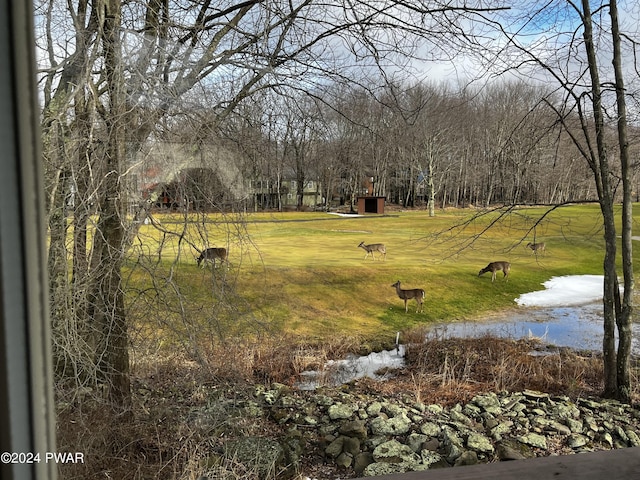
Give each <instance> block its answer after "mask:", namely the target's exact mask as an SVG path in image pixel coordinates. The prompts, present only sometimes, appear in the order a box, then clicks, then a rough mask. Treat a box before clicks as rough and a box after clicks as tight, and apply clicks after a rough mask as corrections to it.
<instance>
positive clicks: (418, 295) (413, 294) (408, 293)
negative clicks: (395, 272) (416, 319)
mask: <svg viewBox="0 0 640 480" xmlns="http://www.w3.org/2000/svg"><path fill="white" fill-rule="evenodd" d="M391 286H392V287H395V288H396V293H397V294H398V296H399V297H400V298H401V299H402V300H404V312H405V313H407V312H408V311H409V310H408V308H407V301H409V300H411V299H412V298H415V299H416V302H418V308H417V309H416V313H419V312H422V302H423V301H424V297H425V293H424V290H423V289H421V288H412V289H410V290H403V289H402V288H400V280H398V281H397V282H396V283H394V284H393V285H391Z"/></svg>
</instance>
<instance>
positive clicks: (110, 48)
mask: <svg viewBox="0 0 640 480" xmlns="http://www.w3.org/2000/svg"><path fill="white" fill-rule="evenodd" d="M120 7H121V5H120V0H109V1H108V2H107V3H106V14H105V22H104V38H103V46H104V62H105V72H106V79H107V88H108V90H109V102H110V111H109V115H107V116H106V124H107V130H108V138H107V145H106V148H105V156H104V161H105V167H106V168H105V172H106V175H105V180H104V182H105V184H104V193H103V195H102V198H101V201H100V215H99V219H98V226H97V231H98V232H100V234H101V235H102V237H103V239H104V240H103V241H102V242H98V245H99V250H98V251H95V252H94V255H98V256H99V265H98V270H97V272H96V273H95V277H94V278H95V283H94V285H93V294H92V296H93V298H94V301H95V304H94V305H93V306H92V307H93V321H94V322H95V324H96V326H97V328H98V336H99V338H98V342H97V345H98V350H97V358H98V361H97V365H98V369H99V372H100V373H101V374H102V375H103V376H104V378H105V380H106V381H107V383H108V387H109V397H110V400H111V401H112V403H113V405H114V406H115V407H117V408H121V409H126V408H127V407H128V406H129V404H130V400H131V398H130V396H131V394H130V385H129V341H128V333H127V323H126V318H125V310H124V292H123V288H122V264H123V260H124V251H123V250H124V243H125V242H124V240H125V231H124V223H123V222H124V215H123V214H124V205H123V203H124V195H123V187H122V182H121V173H122V171H123V168H124V159H125V140H126V129H125V102H124V98H125V97H124V77H123V72H122V58H121V48H120V37H119V35H120V21H121V18H120V15H121V11H120Z"/></svg>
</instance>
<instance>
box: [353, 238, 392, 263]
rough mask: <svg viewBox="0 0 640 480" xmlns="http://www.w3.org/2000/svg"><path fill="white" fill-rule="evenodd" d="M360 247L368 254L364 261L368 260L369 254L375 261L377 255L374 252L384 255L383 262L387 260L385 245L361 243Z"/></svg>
mask: <svg viewBox="0 0 640 480" xmlns="http://www.w3.org/2000/svg"><path fill="white" fill-rule="evenodd" d="M358 247H362V248H364V249H365V251H366V252H367V253H366V254H365V255H364V259H365V260H366V259H367V257H368V256H369V254H371V257H372V258H373V260H374V261H375V259H376V256H375V254H374V253H373V252H379V253H381V254H382V259H383V260H386V259H387V249H386V248H385V246H384V243H372V244H371V245H365V244H364V242H360V245H358Z"/></svg>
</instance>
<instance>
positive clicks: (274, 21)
mask: <svg viewBox="0 0 640 480" xmlns="http://www.w3.org/2000/svg"><path fill="white" fill-rule="evenodd" d="M37 11H38V13H39V14H40V15H41V18H42V20H43V21H42V22H41V25H43V29H44V31H43V35H42V36H41V37H40V39H41V43H40V45H41V47H42V48H43V51H44V52H46V56H45V57H43V58H46V59H47V60H46V62H47V64H46V65H43V69H42V72H43V80H44V83H43V98H44V100H45V106H44V114H43V126H44V131H45V145H46V146H47V155H46V160H47V162H48V169H47V178H48V192H49V198H50V199H51V202H50V208H49V214H50V223H51V226H52V230H51V231H52V235H51V242H50V252H49V253H50V255H49V257H50V267H51V269H52V271H51V273H52V275H51V278H52V280H53V283H52V304H53V311H54V312H55V318H56V320H57V321H58V322H64V321H65V319H68V318H69V315H68V313H69V312H70V313H71V317H74V318H78V319H81V321H82V322H83V323H84V324H86V325H88V324H90V323H91V322H90V321H89V320H94V321H95V322H93V324H94V325H97V326H98V330H97V331H96V333H95V338H94V341H92V339H89V340H88V341H87V344H88V345H91V343H93V344H94V345H93V347H95V349H96V350H95V351H94V354H95V357H96V360H97V364H99V365H100V370H101V371H102V372H103V374H104V375H105V376H106V380H107V384H108V385H109V388H110V392H111V398H112V400H113V402H114V404H115V405H117V406H126V404H127V403H128V367H127V365H128V358H127V350H128V349H127V335H128V334H127V321H126V316H125V305H124V285H123V279H122V272H121V270H122V267H123V260H124V255H125V254H126V252H127V251H128V247H129V242H130V241H131V239H132V238H134V237H135V236H134V235H132V234H131V232H132V231H135V228H136V226H138V225H140V220H141V219H142V218H143V217H144V216H145V215H146V213H147V212H146V208H147V205H145V204H140V205H139V208H138V210H137V211H134V212H131V213H132V215H131V216H130V217H127V216H125V212H126V211H127V207H128V204H127V198H128V195H129V186H130V184H131V182H130V178H131V175H130V172H131V171H132V168H133V166H134V165H135V163H136V161H137V156H138V154H139V153H140V152H141V150H142V149H143V147H144V145H145V143H146V142H147V141H148V140H149V138H151V136H152V134H153V133H154V132H156V131H157V130H158V129H159V128H160V127H161V126H162V125H163V123H164V122H167V121H168V119H169V118H171V117H172V116H173V115H179V114H180V113H181V112H186V111H188V110H190V109H192V108H193V107H201V106H203V105H206V108H207V109H209V110H210V111H211V112H214V113H215V117H214V119H213V122H212V124H211V125H209V126H208V128H210V129H211V130H213V131H216V130H217V129H218V128H219V126H220V124H221V122H223V121H224V120H225V119H226V118H228V117H229V116H230V115H231V114H232V113H233V112H234V111H236V110H237V109H238V107H239V106H240V105H242V104H243V103H244V102H246V101H247V99H248V98H250V97H251V96H252V95H254V94H257V93H258V92H261V91H263V90H272V91H275V92H278V91H285V90H287V89H291V90H297V91H304V92H306V93H307V94H309V95H315V94H316V93H317V92H318V91H322V89H323V87H324V85H325V82H326V78H328V77H331V78H333V79H336V80H339V81H343V82H353V81H354V79H356V81H357V79H358V78H363V74H364V73H366V72H367V71H369V70H370V69H371V68H372V67H373V68H381V69H382V68H383V67H384V68H387V67H393V68H396V69H401V67H404V66H406V65H407V63H406V60H407V59H409V58H415V57H417V56H419V53H420V48H419V47H421V46H423V45H424V44H425V42H426V43H427V44H428V45H430V46H432V47H433V48H434V49H438V51H439V52H443V53H444V52H445V50H444V49H443V48H442V47H443V46H444V45H445V43H446V45H447V50H446V53H449V54H451V53H453V52H456V51H461V50H464V49H467V48H473V47H474V45H473V44H474V43H476V44H477V43H478V42H477V41H475V40H474V39H475V36H474V32H473V31H472V30H471V29H472V27H473V23H474V21H480V22H483V23H484V21H485V19H484V16H485V15H487V14H488V12H490V11H491V9H490V8H486V7H485V6H484V4H483V2H478V5H477V6H473V5H471V4H469V3H465V4H464V5H463V6H460V7H457V6H452V5H451V4H450V3H448V2H443V3H440V2H438V1H424V2H410V3H407V2H404V1H397V2H392V4H390V5H387V6H385V8H379V5H377V4H375V3H374V4H371V3H370V2H367V1H357V2H351V3H349V4H343V3H342V2H335V3H331V2H330V3H329V4H327V3H326V2H322V3H319V2H315V1H313V0H300V1H296V2H287V1H279V0H276V1H273V2H263V1H261V0H246V1H241V2H237V3H235V2H231V1H229V2H223V3H220V4H215V5H214V4H212V2H210V1H204V2H185V3H182V4H180V5H174V4H172V3H170V2H166V1H160V0H149V1H148V2H142V3H139V2H133V3H130V2H122V1H121V0H108V1H106V2H97V3H91V2H88V1H86V0H81V1H80V2H78V3H77V4H72V3H65V2H59V1H58V0H49V1H48V2H47V3H44V2H43V3H41V4H39V5H38V10H37ZM462 25H464V27H462ZM67 32H71V33H70V35H69V34H68V33H67ZM54 39H56V40H55V41H54ZM64 48H68V50H65V49H64ZM430 56H432V54H431V55H430ZM354 59H355V60H358V61H354ZM398 71H400V70H398ZM196 91H197V92H196ZM203 98H204V99H206V101H205V102H203V101H202V100H203ZM178 118H179V117H178ZM83 119H84V123H83V121H82V120H83ZM83 125H84V127H83ZM82 128H84V129H85V130H82ZM72 137H73V138H76V139H86V140H88V141H87V142H86V144H82V143H77V144H76V148H74V151H76V152H77V155H76V157H75V159H74V158H73V157H72V156H70V155H69V152H68V149H67V147H68V146H69V145H70V139H71V138H72ZM76 159H77V160H78V161H77V162H76V161H75V160H76ZM74 166H75V167H76V168H73V167H74ZM81 167H82V168H81ZM84 167H86V168H84ZM71 172H73V176H72V174H71ZM79 194H81V195H84V196H85V198H81V197H80V196H79ZM73 195H78V197H77V198H76V199H74V200H73V201H71V202H70V201H69V200H68V199H69V197H70V196H73ZM75 200H78V203H76V201H75ZM80 205H82V206H84V208H89V209H92V210H93V209H95V210H93V211H95V214H96V215H97V219H98V220H97V223H96V225H95V235H94V242H93V245H92V246H91V253H90V259H87V261H85V259H84V256H85V255H86V252H87V249H88V248H89V247H88V244H87V243H84V238H85V237H84V231H85V229H84V222H86V221H88V220H87V219H88V218H89V216H88V215H87V212H83V214H82V215H80V216H78V221H79V222H80V223H79V224H78V227H79V229H78V233H79V235H80V236H79V237H78V238H77V241H76V242H75V243H74V250H72V251H73V257H74V258H75V257H76V256H77V258H75V260H74V265H75V266H76V269H77V270H76V271H75V272H74V274H75V275H76V277H75V279H76V280H77V281H78V283H77V285H78V287H79V290H78V291H77V292H76V293H77V295H76V294H72V293H71V289H69V288H68V285H67V284H66V280H65V266H66V256H67V253H68V246H67V245H66V227H67V226H66V218H67V217H66V214H65V208H67V207H69V206H71V207H72V208H75V207H76V206H78V208H80ZM84 279H87V281H85V280H84ZM60 330H61V331H64V330H65V329H64V328H61V329H60Z"/></svg>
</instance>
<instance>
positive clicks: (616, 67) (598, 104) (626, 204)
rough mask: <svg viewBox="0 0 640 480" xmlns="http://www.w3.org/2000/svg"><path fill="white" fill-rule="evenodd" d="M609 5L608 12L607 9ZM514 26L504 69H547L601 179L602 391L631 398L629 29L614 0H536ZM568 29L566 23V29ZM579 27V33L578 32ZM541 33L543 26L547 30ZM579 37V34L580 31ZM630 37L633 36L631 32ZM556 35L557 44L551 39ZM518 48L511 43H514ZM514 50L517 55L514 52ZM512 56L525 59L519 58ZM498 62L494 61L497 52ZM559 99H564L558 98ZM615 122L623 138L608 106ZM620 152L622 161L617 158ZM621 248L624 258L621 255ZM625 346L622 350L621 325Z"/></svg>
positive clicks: (568, 127) (559, 106) (570, 126)
mask: <svg viewBox="0 0 640 480" xmlns="http://www.w3.org/2000/svg"><path fill="white" fill-rule="evenodd" d="M607 10H608V12H609V15H608V16H606V15H605V14H604V12H606V11H607ZM550 12H553V13H554V15H555V18H557V20H558V21H557V22H556V24H555V25H553V26H549V25H548V23H547V22H544V21H543V20H542V19H544V18H547V17H546V15H548V14H549V13H550ZM540 20H542V23H541V24H542V25H544V26H545V28H547V29H550V30H549V31H546V32H544V33H545V37H544V38H545V39H546V40H545V41H542V40H541V41H540V42H538V43H536V44H529V43H525V42H526V39H525V37H524V36H522V37H521V36H520V35H519V33H518V31H519V30H520V29H522V28H525V29H526V28H529V27H530V26H532V25H536V24H537V22H538V21H540ZM511 25H512V26H514V27H515V29H514V30H513V31H507V29H505V30H504V33H505V38H506V39H507V41H508V47H507V48H505V50H504V51H502V52H501V54H500V58H501V59H509V60H514V62H513V63H507V64H506V65H505V68H506V69H509V70H512V69H516V70H517V71H520V72H523V73H524V72H526V73H527V74H529V75H531V74H532V73H534V74H535V72H536V71H537V72H542V74H543V75H545V76H546V77H547V78H548V80H550V81H553V82H554V83H555V85H557V92H556V95H555V96H553V97H545V98H543V100H544V102H545V103H546V104H547V106H548V107H549V108H550V109H551V110H552V111H553V112H555V114H556V119H557V122H558V123H559V124H560V125H562V127H563V129H564V131H565V132H566V133H567V134H568V136H569V137H570V138H571V140H572V142H573V144H574V146H575V148H576V149H577V150H578V151H579V152H580V154H581V156H582V158H583V159H584V160H585V161H586V163H587V164H588V166H589V168H590V170H591V172H592V174H593V179H594V180H595V185H596V190H597V197H598V202H599V204H600V210H601V212H602V218H603V225H604V232H605V234H604V238H605V246H606V247H605V254H604V262H603V267H604V291H603V304H604V340H603V354H604V372H605V388H604V395H605V396H609V397H616V398H619V399H621V400H623V401H629V400H630V374H629V357H630V342H631V315H632V312H633V291H634V279H633V278H634V277H633V266H632V262H631V258H632V242H631V227H632V218H631V208H632V197H631V192H632V185H631V183H632V182H631V164H630V160H629V155H628V144H629V140H628V138H627V133H626V126H627V119H626V96H627V95H628V93H627V91H626V90H625V84H624V75H625V73H624V71H623V69H622V48H623V38H624V36H623V34H622V33H621V32H620V22H619V18H618V7H617V2H616V0H611V1H609V2H603V3H601V4H599V5H596V6H595V8H593V6H592V4H591V3H590V2H589V1H588V0H582V1H581V2H580V3H574V2H567V3H565V2H550V3H548V4H545V5H544V6H538V4H535V5H534V4H532V5H530V9H529V10H528V12H527V13H526V14H524V15H523V16H521V17H519V18H518V19H517V22H515V23H512V24H511ZM563 28H566V30H563ZM578 32H581V36H580V35H579V34H578ZM540 33H543V32H542V31H541V32H540ZM580 37H581V38H580ZM627 38H632V36H629V37H627ZM548 39H552V40H554V41H555V43H554V44H553V45H550V44H549V43H548V42H550V40H548ZM511 48H513V50H511ZM605 51H611V52H612V59H613V62H612V66H613V67H612V68H611V69H607V68H605V67H604V66H603V65H604V64H605V62H604V61H603V59H602V57H601V54H602V53H603V52H605ZM509 52H511V54H510V53H509ZM514 55H518V56H519V58H518V59H517V60H515V57H514ZM492 61H495V57H494V58H493V60H492ZM558 99H559V100H558ZM610 109H613V110H615V111H616V115H615V116H614V117H613V118H614V122H615V123H616V124H617V130H618V137H617V140H615V141H613V142H611V141H610V139H609V138H608V137H607V129H608V128H610V122H609V120H608V112H609V111H610ZM611 151H613V152H617V154H618V162H617V163H616V162H613V161H612V154H611V153H610V152H611ZM619 183H621V184H622V195H621V201H622V215H621V218H620V224H621V229H622V246H621V249H620V250H621V251H620V252H618V247H617V229H616V210H617V209H616V203H617V199H616V190H617V188H618V184H619ZM619 254H620V258H618V256H619ZM618 260H621V262H620V263H621V265H622V273H623V288H624V293H623V294H621V293H620V285H619V281H618V267H617V265H616V263H617V261H618ZM616 326H617V331H618V336H619V345H618V349H617V352H616V347H615V330H616Z"/></svg>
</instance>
